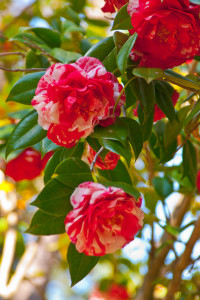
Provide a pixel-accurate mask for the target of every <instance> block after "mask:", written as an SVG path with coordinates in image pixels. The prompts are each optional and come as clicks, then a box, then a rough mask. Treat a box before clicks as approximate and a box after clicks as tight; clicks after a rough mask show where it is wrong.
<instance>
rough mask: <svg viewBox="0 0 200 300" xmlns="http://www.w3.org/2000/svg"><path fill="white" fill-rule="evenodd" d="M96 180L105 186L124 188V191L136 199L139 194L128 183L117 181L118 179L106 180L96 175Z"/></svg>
mask: <svg viewBox="0 0 200 300" xmlns="http://www.w3.org/2000/svg"><path fill="white" fill-rule="evenodd" d="M97 180H98V182H99V183H101V184H103V185H104V186H106V187H110V186H114V187H118V188H121V189H122V190H124V192H126V193H127V194H129V195H131V196H133V197H134V198H135V199H136V200H137V199H138V198H139V197H140V196H141V194H140V192H139V191H138V190H136V189H135V188H134V187H133V186H132V185H130V184H127V183H124V182H118V181H108V180H107V179H106V178H104V177H97Z"/></svg>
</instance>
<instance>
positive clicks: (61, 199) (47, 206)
mask: <svg viewBox="0 0 200 300" xmlns="http://www.w3.org/2000/svg"><path fill="white" fill-rule="evenodd" d="M73 191H74V190H73V188H69V187H66V185H64V184H62V183H60V182H59V181H57V180H55V179H52V180H50V181H49V182H48V184H47V185H46V186H45V187H44V189H43V190H42V191H41V192H40V194H39V195H38V196H37V198H36V200H35V201H34V202H32V203H31V205H34V206H37V207H38V208H40V209H41V210H43V211H44V212H46V213H50V214H52V215H55V216H63V215H67V214H68V213H69V211H70V210H72V206H71V203H70V196H71V194H72V193H73Z"/></svg>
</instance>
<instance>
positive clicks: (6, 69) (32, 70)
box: [0, 66, 47, 72]
mask: <svg viewBox="0 0 200 300" xmlns="http://www.w3.org/2000/svg"><path fill="white" fill-rule="evenodd" d="M0 70H4V71H8V72H35V71H46V70H47V69H46V68H32V69H8V68H4V67H2V66H0Z"/></svg>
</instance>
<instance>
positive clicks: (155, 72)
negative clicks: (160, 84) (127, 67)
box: [133, 67, 164, 84]
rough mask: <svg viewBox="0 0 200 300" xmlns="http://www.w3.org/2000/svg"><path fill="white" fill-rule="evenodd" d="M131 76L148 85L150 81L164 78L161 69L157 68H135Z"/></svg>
mask: <svg viewBox="0 0 200 300" xmlns="http://www.w3.org/2000/svg"><path fill="white" fill-rule="evenodd" d="M133 74H134V75H136V76H138V77H142V78H144V79H145V80H146V82H147V83H148V84H149V83H150V82H151V81H152V80H155V79H158V78H162V77H163V76H164V72H163V70H162V69H158V68H144V67H142V68H135V69H133Z"/></svg>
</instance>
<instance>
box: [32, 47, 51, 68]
mask: <svg viewBox="0 0 200 300" xmlns="http://www.w3.org/2000/svg"><path fill="white" fill-rule="evenodd" d="M48 67H50V62H49V61H48V58H47V57H46V56H44V55H42V54H37V51H36V50H30V51H29V52H28V53H27V55H26V68H27V69H31V68H48Z"/></svg>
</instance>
